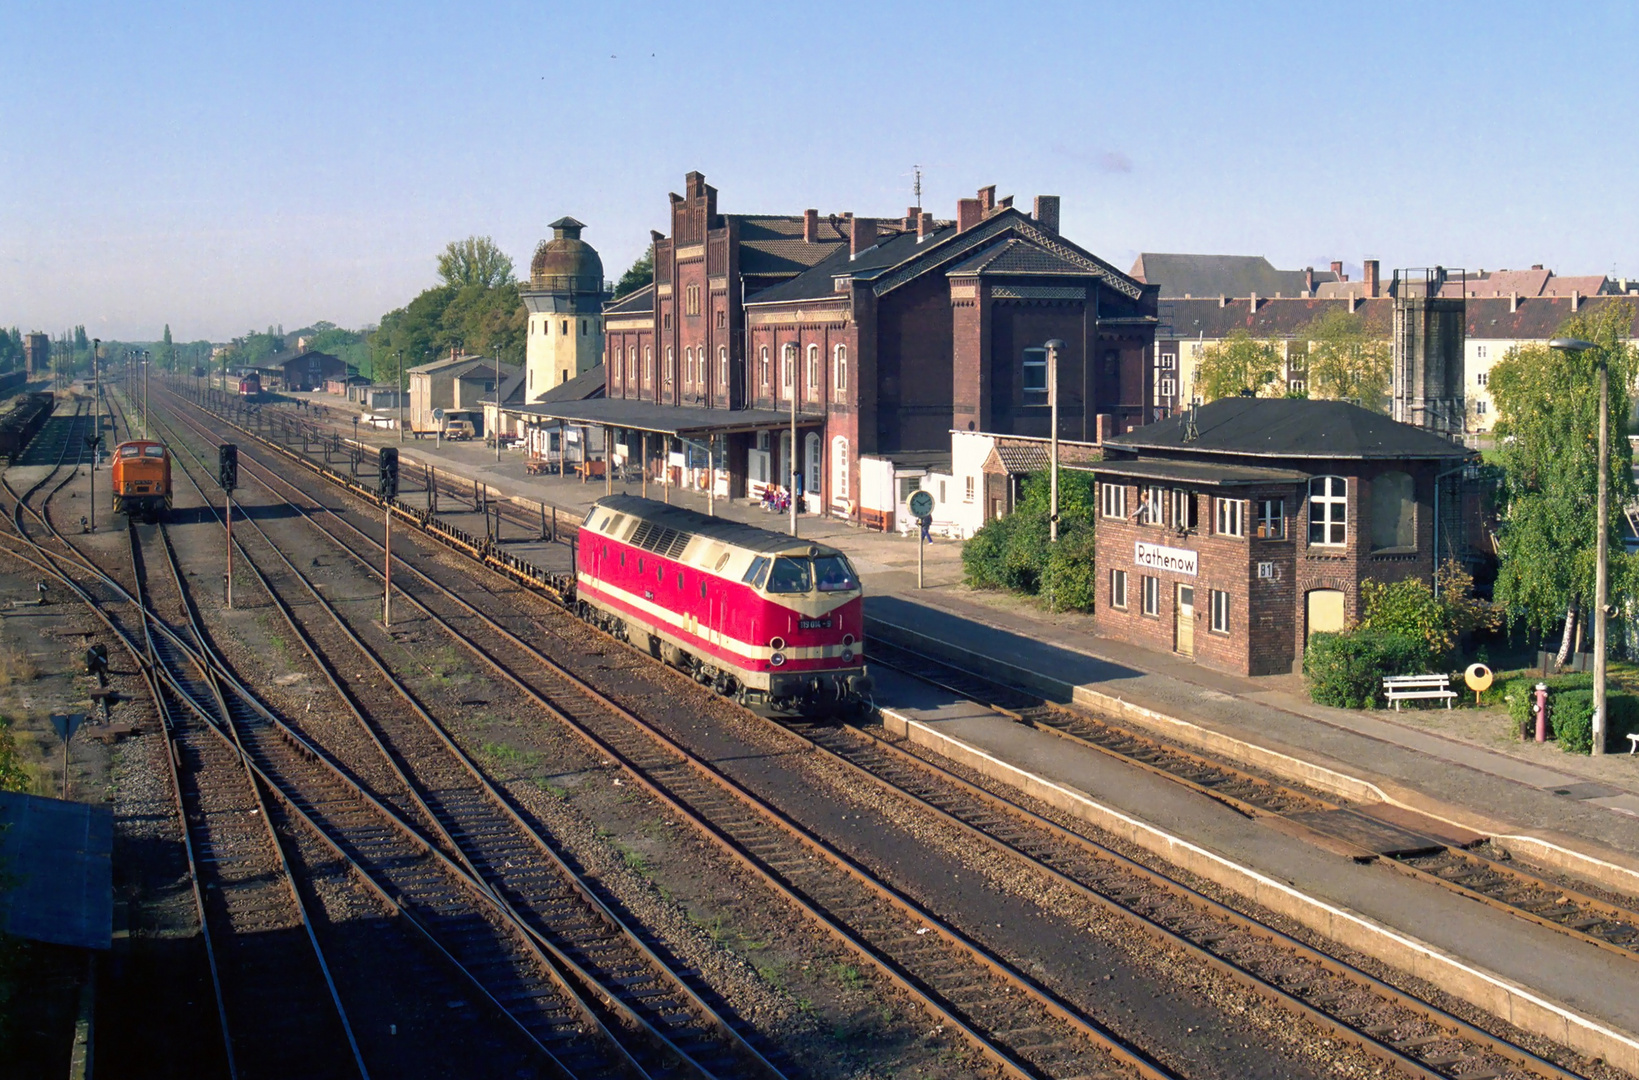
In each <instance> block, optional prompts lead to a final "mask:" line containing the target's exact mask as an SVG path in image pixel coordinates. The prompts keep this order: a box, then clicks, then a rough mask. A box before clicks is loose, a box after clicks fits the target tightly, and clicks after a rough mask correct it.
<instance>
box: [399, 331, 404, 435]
mask: <svg viewBox="0 0 1639 1080" xmlns="http://www.w3.org/2000/svg"><path fill="white" fill-rule="evenodd" d="M398 441H399V442H403V441H404V350H403V349H400V350H398Z"/></svg>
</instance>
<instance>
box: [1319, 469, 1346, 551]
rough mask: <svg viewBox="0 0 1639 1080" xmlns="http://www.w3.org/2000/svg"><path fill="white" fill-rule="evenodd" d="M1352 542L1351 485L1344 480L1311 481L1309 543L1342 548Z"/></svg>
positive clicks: (1339, 478)
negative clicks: (1350, 528) (1350, 516)
mask: <svg viewBox="0 0 1639 1080" xmlns="http://www.w3.org/2000/svg"><path fill="white" fill-rule="evenodd" d="M1348 542H1349V482H1348V481H1347V480H1345V479H1344V478H1343V477H1341V476H1317V477H1315V478H1314V479H1313V480H1310V481H1309V543H1311V544H1314V545H1317V546H1320V547H1342V546H1343V545H1345V544H1347V543H1348Z"/></svg>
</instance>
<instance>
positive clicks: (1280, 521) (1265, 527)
mask: <svg viewBox="0 0 1639 1080" xmlns="http://www.w3.org/2000/svg"><path fill="white" fill-rule="evenodd" d="M1271 507H1272V508H1273V509H1274V512H1273V513H1270V508H1271ZM1258 539H1259V540H1285V539H1286V500H1285V499H1259V500H1258Z"/></svg>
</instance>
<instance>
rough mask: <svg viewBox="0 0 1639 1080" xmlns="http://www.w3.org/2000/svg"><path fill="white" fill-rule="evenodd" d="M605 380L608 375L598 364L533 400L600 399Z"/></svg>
mask: <svg viewBox="0 0 1639 1080" xmlns="http://www.w3.org/2000/svg"><path fill="white" fill-rule="evenodd" d="M607 379H608V375H607V373H606V372H605V371H604V370H603V365H602V364H598V365H596V366H594V367H590V368H587V369H586V370H585V371H583V372H581V373H580V374H579V375H576V376H575V377H574V378H573V379H570V380H569V381H568V382H561V383H559V384H558V385H557V386H554V387H553V388H552V389H550V390H548V391H547V392H546V393H544V394H542V395H541V396H540V397H538V398H536V399H535V400H536V401H540V402H547V401H585V400H587V399H588V398H595V397H602V396H603V393H604V383H605V382H606V381H607Z"/></svg>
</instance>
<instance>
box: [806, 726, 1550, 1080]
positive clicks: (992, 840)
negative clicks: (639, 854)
mask: <svg viewBox="0 0 1639 1080" xmlns="http://www.w3.org/2000/svg"><path fill="white" fill-rule="evenodd" d="M793 730H795V731H796V732H797V733H799V734H801V735H802V737H803V738H805V739H806V740H807V741H808V744H809V745H810V746H812V747H813V748H815V749H816V750H818V751H819V752H820V753H821V754H823V755H824V756H825V757H826V759H827V760H829V761H832V762H834V763H836V764H838V765H839V766H841V767H843V768H845V769H847V770H848V771H849V772H850V773H852V774H854V775H857V776H859V777H861V778H862V779H866V780H868V781H870V782H872V783H873V784H875V785H876V786H878V787H879V788H881V789H882V790H884V791H886V792H889V793H891V794H894V795H897V796H898V797H900V798H901V799H904V800H906V801H908V802H910V803H912V804H913V805H915V806H917V807H918V808H920V809H922V810H923V811H924V812H927V813H931V814H933V815H934V816H936V817H938V818H939V819H940V820H942V821H944V822H946V823H947V824H949V825H951V826H953V827H955V828H957V829H958V830H960V831H961V832H962V833H964V834H965V835H967V836H969V837H971V838H973V839H975V840H977V841H979V842H981V843H983V844H985V845H987V846H989V847H991V848H993V849H995V850H997V851H1000V852H1003V853H1006V854H1008V855H1010V856H1012V857H1013V858H1014V859H1016V860H1018V861H1021V862H1023V863H1024V864H1025V865H1026V866H1028V867H1029V868H1030V869H1031V870H1033V871H1035V872H1036V873H1039V874H1042V875H1043V876H1045V877H1048V878H1050V879H1051V880H1053V881H1055V882H1057V883H1058V884H1061V885H1063V886H1065V887H1067V888H1068V889H1070V890H1071V891H1073V892H1075V893H1076V894H1077V895H1078V896H1081V897H1083V898H1084V899H1087V900H1089V901H1092V902H1093V903H1095V904H1096V905H1097V906H1099V907H1100V908H1101V909H1103V910H1105V911H1107V912H1109V913H1110V914H1113V915H1115V916H1117V917H1118V918H1121V919H1122V920H1123V921H1125V922H1126V923H1127V924H1128V925H1131V926H1133V927H1134V928H1135V929H1138V930H1139V931H1141V932H1142V933H1144V934H1146V935H1148V936H1149V937H1151V938H1152V939H1154V940H1155V941H1157V942H1158V943H1159V944H1163V945H1166V946H1170V947H1173V948H1176V949H1179V950H1180V951H1182V952H1185V953H1187V954H1189V955H1190V956H1192V957H1195V958H1196V959H1198V960H1200V961H1202V962H1203V963H1205V964H1207V965H1208V966H1209V967H1211V968H1213V969H1214V970H1216V971H1219V972H1220V973H1222V974H1225V975H1227V976H1229V977H1230V978H1232V979H1234V980H1235V981H1236V982H1237V983H1239V984H1240V985H1242V986H1244V987H1246V988H1248V989H1250V990H1253V991H1254V992H1256V993H1258V994H1259V995H1260V996H1263V997H1264V998H1266V999H1267V1000H1270V1001H1272V1002H1274V1003H1275V1004H1277V1005H1278V1006H1281V1007H1283V1008H1285V1009H1287V1010H1289V1011H1292V1012H1295V1013H1297V1014H1298V1015H1301V1016H1303V1017H1305V1018H1306V1019H1308V1020H1310V1021H1311V1022H1313V1023H1315V1024H1316V1026H1318V1027H1320V1028H1322V1029H1323V1030H1327V1031H1329V1032H1331V1033H1332V1034H1334V1035H1336V1036H1338V1037H1340V1038H1343V1039H1345V1040H1347V1041H1349V1042H1351V1043H1354V1044H1355V1045H1360V1046H1363V1047H1364V1048H1365V1049H1367V1050H1368V1051H1370V1052H1371V1053H1373V1054H1374V1055H1375V1056H1377V1057H1378V1058H1379V1059H1380V1060H1383V1061H1384V1062H1386V1063H1388V1064H1391V1065H1394V1066H1396V1067H1399V1068H1404V1069H1410V1070H1412V1071H1413V1072H1414V1073H1416V1074H1417V1075H1422V1076H1429V1077H1442V1078H1445V1077H1451V1076H1456V1075H1464V1076H1466V1075H1468V1074H1469V1072H1470V1071H1472V1069H1473V1066H1474V1065H1475V1063H1474V1062H1472V1061H1461V1062H1450V1063H1448V1064H1446V1065H1444V1066H1432V1065H1430V1064H1428V1063H1426V1062H1424V1061H1423V1060H1421V1059H1419V1058H1417V1057H1415V1056H1413V1055H1412V1054H1411V1053H1409V1052H1408V1049H1404V1048H1402V1047H1400V1046H1396V1045H1395V1042H1396V1040H1390V1039H1387V1038H1384V1037H1382V1035H1383V1034H1386V1031H1385V1032H1381V1033H1374V1032H1373V1031H1372V1030H1370V1028H1371V1027H1373V1026H1374V1025H1366V1024H1360V1023H1350V1022H1349V1019H1348V1018H1347V1017H1345V1016H1343V1015H1341V1014H1340V1013H1341V1010H1337V1009H1335V1008H1334V1009H1332V1010H1328V1008H1327V1003H1326V1002H1324V1001H1321V1000H1318V997H1319V995H1318V994H1317V995H1315V996H1316V998H1317V1000H1306V999H1305V998H1303V997H1302V996H1300V994H1299V992H1298V991H1297V990H1295V989H1294V987H1295V986H1297V985H1300V984H1301V985H1304V986H1305V987H1307V988H1310V989H1313V988H1315V986H1316V984H1317V982H1318V980H1316V979H1313V978H1310V979H1304V978H1303V977H1302V975H1301V974H1300V973H1298V972H1295V971H1294V970H1293V968H1292V965H1291V960H1292V959H1295V960H1297V961H1298V963H1300V964H1305V965H1309V966H1311V967H1314V968H1318V969H1320V971H1322V972H1324V973H1326V974H1329V975H1332V976H1335V977H1337V978H1338V979H1341V980H1346V981H1348V982H1349V983H1352V984H1354V985H1355V986H1356V987H1358V988H1361V989H1364V990H1367V991H1369V992H1370V993H1372V994H1374V995H1376V996H1377V997H1379V998H1380V999H1382V1000H1383V1002H1384V1003H1385V1004H1389V1005H1392V1006H1395V1007H1398V1008H1403V1009H1406V1010H1408V1011H1410V1012H1412V1013H1414V1014H1415V1016H1416V1018H1417V1019H1419V1020H1423V1021H1425V1022H1427V1023H1430V1024H1433V1025H1435V1026H1438V1027H1440V1028H1442V1029H1444V1030H1445V1031H1447V1032H1449V1033H1450V1036H1451V1037H1452V1038H1457V1039H1462V1040H1465V1041H1468V1042H1471V1043H1475V1044H1477V1045H1478V1047H1479V1049H1480V1050H1482V1051H1484V1052H1488V1053H1492V1054H1496V1055H1497V1056H1498V1057H1501V1058H1503V1059H1505V1060H1506V1061H1508V1062H1510V1063H1512V1064H1515V1065H1518V1066H1521V1067H1524V1068H1527V1069H1530V1070H1531V1071H1532V1072H1533V1073H1535V1074H1537V1075H1539V1076H1543V1077H1548V1078H1551V1080H1573V1078H1574V1077H1575V1075H1576V1074H1574V1073H1571V1072H1569V1071H1567V1070H1565V1069H1563V1068H1561V1067H1559V1066H1557V1065H1555V1064H1553V1063H1552V1062H1549V1061H1546V1060H1545V1059H1543V1058H1541V1057H1540V1056H1538V1055H1536V1054H1532V1053H1530V1052H1529V1051H1526V1050H1524V1049H1523V1048H1521V1047H1518V1046H1516V1045H1515V1044H1513V1043H1510V1042H1508V1041H1507V1040H1505V1039H1501V1038H1499V1037H1498V1036H1495V1035H1493V1034H1491V1033H1490V1032H1487V1031H1485V1030H1484V1029H1482V1028H1479V1027H1477V1026H1476V1025H1474V1024H1471V1023H1469V1022H1468V1021H1466V1020H1463V1019H1461V1018H1459V1017H1456V1016H1453V1015H1451V1014H1450V1013H1448V1012H1446V1011H1445V1010H1443V1009H1439V1008H1438V1007H1437V1006H1434V1005H1431V1004H1430V1003H1428V1002H1425V1001H1422V1000H1420V999H1418V998H1416V997H1414V996H1412V995H1410V994H1408V993H1406V992H1405V991H1403V990H1400V989H1399V988H1398V987H1395V986H1393V985H1391V984H1389V983H1386V982H1384V981H1383V980H1381V979H1379V978H1377V977H1376V976H1373V975H1370V974H1368V973H1367V972H1365V971H1362V970H1360V969H1359V968H1357V967H1355V966H1354V965H1352V964H1349V963H1347V962H1346V961H1343V960H1339V959H1338V958H1336V957H1333V956H1330V955H1329V954H1327V953H1325V952H1322V951H1321V950H1319V949H1317V948H1315V947H1314V946H1311V945H1309V944H1307V943H1305V942H1302V941H1299V940H1298V939H1296V938H1294V937H1292V936H1291V935H1289V934H1286V933H1283V932H1282V931H1279V930H1276V929H1275V928H1273V927H1271V926H1268V925H1267V924H1265V923H1262V922H1260V921H1258V920H1256V919H1254V918H1252V917H1251V916H1248V915H1246V914H1244V913H1242V912H1240V911H1237V910H1236V909H1234V908H1232V907H1230V906H1228V905H1227V904H1224V903H1222V902H1221V901H1217V900H1214V899H1212V898H1211V897H1208V896H1206V895H1204V894H1203V893H1201V892H1199V891H1198V890H1196V889H1194V888H1191V887H1190V886H1188V885H1185V884H1183V883H1182V882H1180V881H1178V880H1176V879H1175V878H1173V877H1171V876H1169V875H1167V874H1163V873H1161V872H1158V871H1155V870H1152V869H1150V868H1149V867H1146V866H1144V865H1143V864H1141V863H1138V862H1136V861H1134V860H1133V859H1131V858H1129V857H1127V856H1124V855H1122V854H1120V853H1119V852H1117V851H1115V850H1113V849H1112V848H1110V847H1108V846H1107V845H1104V844H1100V843H1098V842H1097V841H1094V840H1092V839H1090V838H1088V837H1086V836H1084V835H1082V834H1081V833H1078V832H1076V831H1074V830H1072V829H1068V828H1066V827H1064V826H1062V825H1060V824H1058V823H1057V822H1054V821H1051V820H1050V819H1048V818H1045V817H1042V816H1041V815H1039V814H1037V813H1035V812H1034V811H1031V810H1029V809H1027V808H1025V807H1024V806H1022V805H1021V804H1019V803H1018V802H1016V801H1015V800H1013V799H1010V798H1007V797H1006V796H1003V795H999V794H997V793H995V792H993V791H990V790H988V789H986V788H983V787H980V786H979V785H977V784H974V783H972V782H971V781H969V780H966V779H964V778H963V777H960V776H958V775H956V774H955V773H954V772H952V771H950V770H949V769H947V768H945V767H943V766H941V765H939V764H937V763H935V762H932V761H929V760H927V759H925V758H923V757H920V756H918V755H916V754H913V753H911V752H910V751H909V750H907V749H905V747H903V746H901V745H899V744H898V742H896V741H895V740H893V739H890V738H888V737H887V736H885V735H883V734H881V733H879V732H877V731H874V730H871V729H867V728H863V727H860V726H858V725H852V724H850V725H847V727H846V731H843V730H839V729H836V728H825V727H821V726H819V725H807V726H805V727H800V728H796V729H793ZM850 736H852V737H853V738H855V739H857V740H859V742H858V743H852V744H851V743H850ZM873 753H874V754H876V755H879V756H880V758H881V759H882V760H879V761H877V762H874V763H872V762H870V761H869V758H870V756H871V754H873ZM896 770H897V771H898V772H899V775H897V776H896V775H893V773H894V772H895V771H896ZM907 772H908V773H912V774H914V776H915V777H917V778H920V779H921V780H922V781H923V783H922V784H921V785H920V786H919V788H920V789H918V786H917V785H915V782H914V780H907V779H906V778H905V777H904V773H907ZM1009 823H1011V825H1012V827H1011V828H1008V827H1007V825H1008V824H1009ZM1066 853H1068V855H1069V857H1068V858H1066V857H1065V856H1066ZM1078 861H1079V862H1080V865H1077V863H1078ZM1066 867H1069V869H1066ZM1135 888H1136V889H1137V892H1135V891H1134V890H1135ZM1144 890H1159V891H1160V892H1162V893H1163V894H1165V895H1166V896H1167V897H1168V898H1169V899H1171V900H1175V901H1180V902H1181V907H1182V908H1183V910H1182V911H1178V910H1174V911H1170V912H1166V913H1165V914H1166V917H1165V918H1163V917H1160V916H1159V914H1157V913H1146V912H1145V911H1142V910H1139V908H1141V907H1151V906H1152V905H1150V903H1149V901H1150V900H1152V899H1153V892H1145V891H1144ZM1156 910H1157V909H1156V908H1153V907H1152V912H1155V911H1156ZM1203 920H1204V922H1203ZM1225 931H1227V933H1226V932H1225ZM1230 934H1245V935H1250V936H1252V937H1254V938H1256V939H1259V940H1260V941H1262V942H1264V943H1266V944H1269V945H1271V946H1274V947H1276V948H1278V949H1280V950H1282V951H1283V952H1284V953H1286V954H1290V955H1289V957H1287V956H1282V957H1280V958H1272V959H1267V960H1265V961H1264V962H1263V963H1254V962H1250V961H1247V960H1244V959H1236V958H1235V957H1234V956H1233V955H1228V954H1230V953H1232V952H1240V951H1243V949H1241V948H1235V947H1234V946H1237V945H1242V944H1244V943H1242V942H1239V941H1236V940H1234V939H1233V938H1231V937H1230ZM1333 1004H1334V1005H1335V1004H1336V1002H1335V1001H1334V1002H1333ZM1418 1037H1420V1036H1418ZM1401 1041H1403V1040H1401ZM1421 1045H1427V1044H1426V1043H1423V1044H1420V1045H1419V1046H1413V1047H1411V1048H1410V1049H1418V1048H1420V1046H1421Z"/></svg>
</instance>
